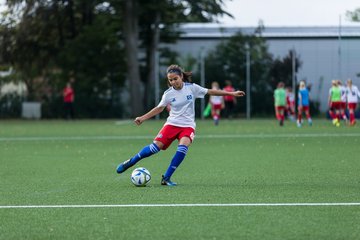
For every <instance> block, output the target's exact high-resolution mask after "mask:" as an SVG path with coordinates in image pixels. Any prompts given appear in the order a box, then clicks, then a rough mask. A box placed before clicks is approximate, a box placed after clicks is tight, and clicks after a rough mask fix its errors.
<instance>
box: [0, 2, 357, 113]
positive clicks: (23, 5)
mask: <svg viewBox="0 0 360 240" xmlns="http://www.w3.org/2000/svg"><path fill="white" fill-rule="evenodd" d="M225 2H226V0H213V1H208V0H108V1H100V0H31V1H24V0H7V1H6V7H7V9H6V11H5V12H3V13H1V18H0V70H6V69H9V68H11V69H12V70H13V71H12V74H11V75H9V76H7V77H0V86H1V85H2V84H4V83H6V82H15V83H16V82H22V83H24V84H25V85H26V88H27V95H26V99H19V97H18V96H15V97H14V96H13V98H11V99H10V98H6V97H5V98H4V97H3V98H1V99H0V106H1V107H0V115H1V116H6V111H4V106H7V107H8V106H13V105H14V104H13V105H11V104H10V105H9V101H10V102H13V103H14V102H15V103H20V102H21V101H24V100H26V101H39V102H41V103H42V110H43V116H44V117H48V118H58V117H60V116H61V111H62V104H61V101H62V96H61V90H62V88H63V87H64V86H65V84H66V82H67V81H68V80H69V78H71V77H73V78H74V79H75V82H74V88H75V90H76V107H77V113H78V117H84V118H107V117H109V118H110V117H111V118H113V117H118V118H121V117H134V116H138V115H140V114H142V113H143V112H144V111H146V110H148V109H149V108H151V107H152V106H153V101H152V100H153V98H154V96H153V94H152V92H151V91H146V90H145V89H151V87H152V86H153V85H154V82H155V79H156V76H155V72H154V71H155V68H156V64H157V63H156V62H155V59H156V54H159V59H160V65H161V66H167V65H169V64H172V63H180V64H185V65H186V64H189V65H194V64H199V63H198V61H197V60H196V59H193V61H191V63H182V62H181V61H182V60H181V58H180V55H179V53H177V52H174V51H173V50H172V49H170V48H168V47H164V46H166V45H165V44H166V43H176V41H177V40H178V39H179V37H180V34H181V31H180V28H179V26H180V25H181V24H183V23H189V22H214V21H217V19H218V18H219V17H221V16H223V15H228V16H231V14H229V13H228V12H226V11H225V10H224V4H225ZM349 14H350V13H349ZM262 28H263V26H259V28H258V29H257V31H255V32H254V34H252V35H243V34H242V33H241V32H239V33H238V34H236V35H235V36H233V37H232V38H230V39H229V40H228V41H224V42H222V43H221V44H219V45H218V46H217V47H216V48H214V49H213V50H212V51H210V53H209V54H208V55H207V56H206V58H205V60H206V62H207V64H206V66H207V68H206V72H207V76H208V77H207V81H208V82H211V81H213V80H217V81H219V80H220V82H221V81H223V80H225V79H230V80H233V82H234V83H235V86H236V87H239V88H241V89H244V84H245V80H244V76H242V75H239V72H241V71H244V67H245V66H244V59H243V58H244V52H245V44H249V45H250V48H251V59H252V69H256V71H255V70H253V71H252V73H251V74H252V79H254V82H253V87H252V89H251V91H252V93H253V95H254V96H255V97H258V96H260V97H261V96H263V97H264V96H265V97H266V98H269V99H270V98H271V97H272V95H271V94H270V92H272V90H273V88H274V87H275V84H276V82H278V81H284V82H285V83H287V82H290V81H291V58H292V56H291V52H289V55H288V56H285V57H284V58H283V59H279V58H277V59H274V57H273V56H271V55H270V54H269V52H268V50H267V45H266V41H265V40H264V39H263V38H262V37H261V31H262ZM300 67H301V61H300V59H296V69H299V68H300ZM194 79H197V78H196V77H195V78H194ZM221 79H222V80H221ZM164 83H165V80H164ZM163 87H166V84H164V86H163ZM269 94H270V95H269ZM127 95H128V97H126V96H127ZM7 97H9V96H7ZM269 102H270V101H269ZM254 104H255V105H254V106H253V109H254V112H259V113H263V114H267V113H269V112H271V111H272V108H270V109H269V108H268V106H262V105H261V104H258V103H257V102H254ZM15 106H18V105H16V104H15ZM242 108H243V107H242ZM242 108H241V107H240V108H239V111H243V110H244V109H242ZM1 109H2V110H1ZM12 111H13V110H12ZM1 112H3V114H1ZM10 112H11V111H10ZM4 113H5V114H4ZM12 113H13V114H16V113H17V111H13V112H12Z"/></svg>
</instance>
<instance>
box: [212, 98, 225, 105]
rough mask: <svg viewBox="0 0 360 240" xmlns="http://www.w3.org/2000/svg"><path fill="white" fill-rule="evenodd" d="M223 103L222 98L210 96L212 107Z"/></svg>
mask: <svg viewBox="0 0 360 240" xmlns="http://www.w3.org/2000/svg"><path fill="white" fill-rule="evenodd" d="M223 101H224V100H223V96H210V103H211V104H213V105H220V104H222V103H223Z"/></svg>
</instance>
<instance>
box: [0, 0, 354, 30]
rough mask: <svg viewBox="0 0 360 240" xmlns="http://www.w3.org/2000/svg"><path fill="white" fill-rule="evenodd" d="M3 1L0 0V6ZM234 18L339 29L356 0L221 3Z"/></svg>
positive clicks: (227, 0)
mask: <svg viewBox="0 0 360 240" xmlns="http://www.w3.org/2000/svg"><path fill="white" fill-rule="evenodd" d="M4 2H5V0H0V10H1V9H2V7H1V5H2V4H4ZM224 2H225V4H226V10H227V11H228V12H230V13H231V14H233V15H234V19H231V18H229V17H226V18H222V19H220V21H221V22H222V23H223V24H225V25H227V26H257V25H258V22H259V20H260V19H261V20H263V22H264V25H265V26H338V25H339V17H340V16H341V23H342V25H355V26H359V27H360V23H353V22H350V21H348V20H347V19H346V17H345V13H346V11H353V10H355V9H356V8H360V1H359V0H232V1H231V0H224Z"/></svg>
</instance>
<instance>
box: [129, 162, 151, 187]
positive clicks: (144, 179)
mask: <svg viewBox="0 0 360 240" xmlns="http://www.w3.org/2000/svg"><path fill="white" fill-rule="evenodd" d="M150 180H151V175H150V172H149V170H147V169H146V168H143V167H139V168H136V169H134V171H133V172H132V173H131V182H132V183H133V184H134V185H135V186H137V187H145V186H146V184H148V183H149V182H150Z"/></svg>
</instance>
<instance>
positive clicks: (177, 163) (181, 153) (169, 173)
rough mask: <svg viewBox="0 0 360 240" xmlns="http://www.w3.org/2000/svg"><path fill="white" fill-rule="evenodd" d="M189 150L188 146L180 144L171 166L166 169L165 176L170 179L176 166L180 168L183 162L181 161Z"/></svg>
mask: <svg viewBox="0 0 360 240" xmlns="http://www.w3.org/2000/svg"><path fill="white" fill-rule="evenodd" d="M187 151H188V147H187V146H185V145H179V146H178V148H177V151H176V153H175V155H174V157H173V159H172V160H171V163H170V166H169V167H168V169H167V170H166V173H165V174H164V176H165V178H167V179H170V177H171V176H172V175H173V173H174V172H175V170H176V168H178V167H179V166H180V164H181V162H182V161H183V160H184V158H185V156H186V153H187Z"/></svg>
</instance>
